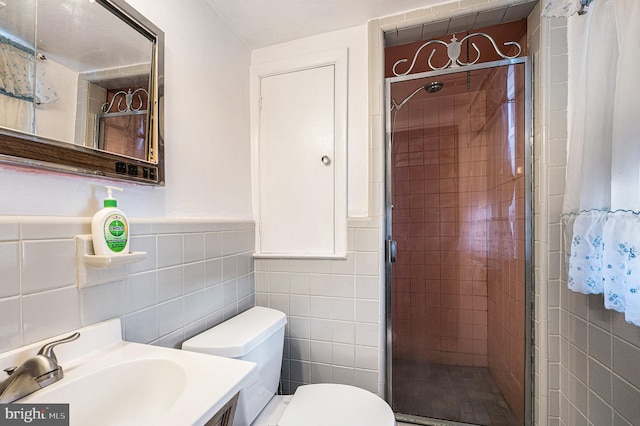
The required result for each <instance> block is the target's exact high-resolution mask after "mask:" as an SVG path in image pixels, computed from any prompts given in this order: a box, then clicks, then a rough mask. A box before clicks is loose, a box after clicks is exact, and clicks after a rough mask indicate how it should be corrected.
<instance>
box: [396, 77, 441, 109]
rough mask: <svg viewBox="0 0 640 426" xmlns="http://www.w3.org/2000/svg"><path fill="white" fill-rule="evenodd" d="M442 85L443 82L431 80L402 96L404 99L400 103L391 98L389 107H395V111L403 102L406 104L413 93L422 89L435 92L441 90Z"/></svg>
mask: <svg viewBox="0 0 640 426" xmlns="http://www.w3.org/2000/svg"><path fill="white" fill-rule="evenodd" d="M443 86H444V83H442V82H441V81H432V82H431V83H429V84H425V85H424V86H421V87H418V88H417V89H416V90H414V91H413V93H411V94H410V95H409V96H407V97H406V98H404V100H403V101H402V102H400V103H397V102H396V101H395V99H393V98H391V109H392V110H394V109H395V110H396V111H397V110H399V109H400V108H402V106H403V105H404V104H406V103H407V102H408V101H409V99H411V98H412V97H413V96H414V95H416V94H417V93H419V92H421V91H422V90H424V91H425V92H427V93H437V92H439V91H440V90H442V87H443Z"/></svg>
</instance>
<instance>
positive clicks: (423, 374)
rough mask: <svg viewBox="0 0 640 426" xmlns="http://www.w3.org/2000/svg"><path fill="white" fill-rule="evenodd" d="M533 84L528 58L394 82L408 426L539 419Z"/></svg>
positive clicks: (392, 328)
mask: <svg viewBox="0 0 640 426" xmlns="http://www.w3.org/2000/svg"><path fill="white" fill-rule="evenodd" d="M530 81H531V74H530V65H529V63H528V59H527V58H516V59H506V60H500V61H494V62H488V63H484V64H477V65H469V66H464V67H456V68H453V67H452V68H448V69H445V70H439V71H430V72H423V73H419V74H413V75H407V76H401V77H392V78H387V79H386V99H387V104H388V106H387V125H386V129H387V131H386V133H387V144H386V147H387V153H386V205H387V211H386V221H387V223H386V228H387V280H386V282H387V298H386V300H387V384H388V386H387V397H388V400H389V402H390V403H391V404H392V407H393V409H394V411H395V412H396V413H397V416H398V419H400V420H403V421H410V422H415V423H418V424H455V423H454V422H462V423H471V424H479V425H523V424H529V423H530V422H531V402H532V391H531V386H532V381H531V371H532V365H531V361H530V359H531V350H532V349H531V323H532V322H531V318H532V312H531V304H532V269H531V265H532V259H531V257H532V253H531V247H532V242H531V237H532V229H531V227H532V213H531V210H532V209H531V198H532V194H531V152H530V150H531V147H530V145H531V144H530V129H531V112H530V111H531V91H530ZM436 420H437V422H435V421H436ZM434 422H435V423H434Z"/></svg>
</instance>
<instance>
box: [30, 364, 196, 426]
mask: <svg viewBox="0 0 640 426" xmlns="http://www.w3.org/2000/svg"><path fill="white" fill-rule="evenodd" d="M68 378H69V377H67V379H68ZM186 384H187V374H186V372H185V370H184V368H182V367H181V366H180V364H178V363H176V362H173V361H168V360H165V359H138V360H135V361H130V362H125V363H122V364H116V365H113V366H110V367H106V368H103V369H101V370H98V371H95V372H93V373H91V374H88V375H85V376H82V377H80V378H78V379H76V380H70V381H67V382H65V381H64V379H63V380H62V381H61V382H60V386H58V387H56V388H53V387H51V388H45V389H42V390H41V391H38V392H36V393H34V394H32V396H30V397H27V398H28V401H29V402H33V403H68V402H69V403H71V405H70V407H69V409H70V413H69V414H70V417H71V418H72V419H73V423H74V424H75V423H77V424H79V425H89V424H96V419H100V421H101V422H102V423H104V424H114V425H115V424H118V425H121V424H132V425H133V424H145V422H146V423H153V424H155V423H157V422H158V420H159V419H162V417H164V416H165V415H166V413H167V412H168V411H170V410H171V408H172V407H173V405H174V404H175V403H176V401H177V400H178V399H179V397H180V394H181V393H182V392H183V391H184V388H185V385H186ZM96 399H99V401H96ZM24 402H26V401H24ZM96 402H99V404H96ZM80 407H92V409H91V410H83V409H80Z"/></svg>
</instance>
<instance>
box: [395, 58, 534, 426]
mask: <svg viewBox="0 0 640 426" xmlns="http://www.w3.org/2000/svg"><path fill="white" fill-rule="evenodd" d="M531 62H532V59H531V58H530V57H528V56H524V57H520V58H515V59H504V60H499V61H492V62H485V63H481V64H475V65H466V66H458V67H453V68H447V69H444V70H437V71H427V72H422V73H416V74H408V75H404V76H398V77H387V78H385V81H384V100H383V102H384V104H385V130H384V131H385V326H386V331H385V337H386V339H385V340H386V346H385V378H386V386H385V399H386V401H387V402H388V403H389V405H391V404H392V403H393V399H392V396H393V395H392V392H393V381H392V379H393V371H392V365H393V358H392V356H393V353H392V350H393V349H392V348H393V346H392V345H393V342H392V336H393V332H392V323H391V309H392V303H391V297H392V274H391V267H392V263H393V262H392V257H394V256H395V253H394V252H395V242H393V232H392V230H393V229H392V213H393V211H392V210H393V204H392V203H393V199H392V195H393V194H392V180H391V171H392V170H391V167H392V164H391V152H392V150H391V148H392V147H391V136H392V120H391V84H393V83H399V82H402V81H410V80H418V79H422V78H431V77H438V76H443V75H448V74H457V73H462V72H467V71H476V70H482V69H487V68H498V67H503V66H509V65H517V64H523V65H524V80H525V81H524V96H525V106H524V109H525V111H524V120H525V122H524V144H525V146H524V158H525V161H524V170H525V176H524V179H525V181H524V182H525V183H524V184H525V199H524V203H525V207H524V209H525V268H524V273H525V318H524V321H525V330H524V336H525V353H524V355H525V360H524V361H525V362H524V368H525V372H524V377H525V385H524V393H525V395H524V398H525V407H524V418H525V425H532V424H533V402H534V394H533V373H534V368H533V367H534V361H535V360H534V350H533V348H534V335H533V327H534V316H533V315H534V276H533V272H534V268H533V261H534V259H533V133H532V129H533V94H532V86H533V71H532V68H533V66H532V63H531ZM395 415H396V418H397V419H398V420H401V421H406V422H420V423H416V424H428V423H423V422H424V421H426V420H431V419H428V418H422V417H417V416H413V415H406V414H403V413H395ZM433 420H436V419H433ZM437 422H438V424H443V425H447V424H450V425H455V424H459V423H456V422H449V421H443V420H441V419H437Z"/></svg>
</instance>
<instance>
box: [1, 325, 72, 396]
mask: <svg viewBox="0 0 640 426" xmlns="http://www.w3.org/2000/svg"><path fill="white" fill-rule="evenodd" d="M78 337H80V333H77V332H76V333H73V334H72V335H70V336H68V337H65V338H64V339H60V340H56V341H55V342H49V343H47V344H46V345H44V346H43V347H42V348H40V350H39V351H38V354H37V355H36V356H34V357H31V358H29V359H27V360H26V361H25V362H24V363H22V365H21V366H19V367H9V368H5V370H4V371H5V372H6V373H7V374H8V375H9V377H8V378H7V379H5V380H4V381H2V382H0V404H8V403H10V402H13V401H15V400H17V399H20V398H22V397H25V396H27V395H29V394H31V393H33V392H35V391H37V390H39V389H42V388H44V387H47V386H49V385H51V384H53V383H55V382H57V381H58V380H60V379H62V378H63V377H64V373H63V371H62V367H61V366H60V365H59V364H58V359H57V358H56V354H55V353H53V348H54V347H55V346H57V345H59V344H61V343H67V342H72V341H74V340H76V339H77V338H78Z"/></svg>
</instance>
